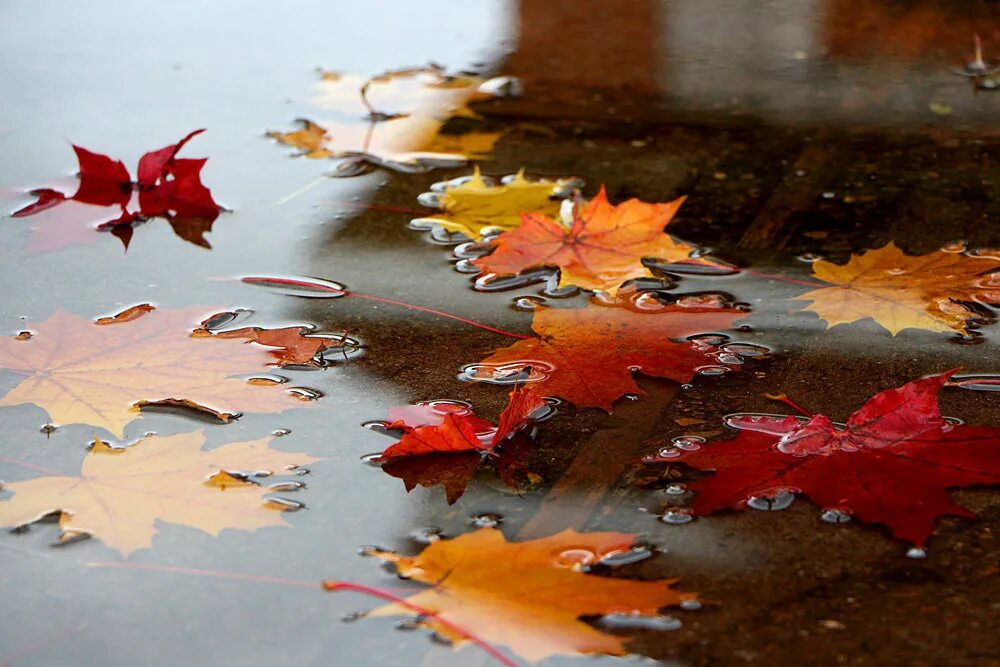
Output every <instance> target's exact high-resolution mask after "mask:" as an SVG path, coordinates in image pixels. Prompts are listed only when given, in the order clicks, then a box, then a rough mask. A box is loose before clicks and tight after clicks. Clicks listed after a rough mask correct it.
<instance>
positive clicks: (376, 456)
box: [361, 452, 385, 468]
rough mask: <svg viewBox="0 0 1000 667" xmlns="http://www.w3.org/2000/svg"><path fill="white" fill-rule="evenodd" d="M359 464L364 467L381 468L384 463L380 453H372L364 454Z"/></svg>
mask: <svg viewBox="0 0 1000 667" xmlns="http://www.w3.org/2000/svg"><path fill="white" fill-rule="evenodd" d="M361 462H362V463H364V464H365V465H366V466H371V467H373V468H381V467H382V464H383V463H385V461H383V460H382V452H372V453H371V454H365V455H364V456H362V457H361Z"/></svg>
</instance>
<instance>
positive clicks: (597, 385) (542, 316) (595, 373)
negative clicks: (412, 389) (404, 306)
mask: <svg viewBox="0 0 1000 667" xmlns="http://www.w3.org/2000/svg"><path fill="white" fill-rule="evenodd" d="M743 316H745V313H743V312H742V311H740V310H737V309H735V308H729V307H724V306H719V307H710V306H704V307H685V306H681V305H677V304H670V305H660V306H659V307H658V308H656V309H654V310H650V311H647V312H640V311H636V310H632V309H631V308H626V307H612V306H602V305H596V304H594V303H591V304H589V305H587V306H586V307H584V308H546V307H540V308H536V309H535V311H534V314H533V318H532V322H531V328H532V329H533V330H534V332H535V333H536V334H538V337H537V338H527V339H524V340H519V341H517V342H516V343H514V344H513V345H510V346H508V347H504V348H500V349H498V350H496V351H494V352H493V354H491V355H490V356H489V357H487V358H486V359H484V360H483V362H482V364H483V366H485V367H486V368H488V369H489V368H498V369H499V370H500V371H501V372H514V371H523V370H524V369H527V368H529V367H530V369H531V370H530V375H529V377H528V378H527V379H525V380H524V381H525V382H528V383H530V385H531V387H532V389H533V390H534V391H535V392H536V393H538V394H542V395H545V396H558V397H560V398H564V399H566V400H567V401H569V402H570V403H573V404H574V405H576V406H577V407H579V408H601V409H603V410H605V411H607V412H609V413H610V412H611V411H612V407H611V406H612V404H613V403H614V402H615V401H616V400H617V399H618V398H620V397H621V396H623V395H625V394H642V393H644V392H643V391H642V390H641V389H640V388H639V386H638V385H637V384H636V383H635V380H634V379H633V378H632V372H633V371H638V372H640V373H643V374H645V375H649V376H652V377H661V378H668V379H671V380H674V381H676V382H687V381H689V380H690V379H691V378H692V377H694V375H695V374H696V373H697V372H698V369H699V368H701V367H705V366H714V367H719V366H720V362H719V360H718V359H717V358H716V356H715V355H717V354H718V353H717V352H716V351H715V350H713V349H712V348H710V347H709V346H706V345H705V344H703V343H700V342H697V341H687V340H683V338H684V337H686V336H690V335H692V334H697V333H707V332H713V331H720V330H724V329H729V328H731V327H732V324H733V320H735V319H737V318H739V317H743ZM675 339H681V340H675ZM473 379H475V378H473Z"/></svg>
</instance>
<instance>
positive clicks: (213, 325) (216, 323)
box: [201, 308, 253, 331]
mask: <svg viewBox="0 0 1000 667" xmlns="http://www.w3.org/2000/svg"><path fill="white" fill-rule="evenodd" d="M251 315H253V311H252V310H247V309H246V308H236V309H234V310H227V311H224V312H221V313H216V314H215V315H212V316H211V317H209V318H208V319H207V320H205V321H204V322H202V323H201V326H202V328H204V329H207V330H208V331H216V330H218V329H221V328H223V327H228V326H236V325H238V324H241V323H242V322H244V321H246V320H247V319H249V318H250V316H251Z"/></svg>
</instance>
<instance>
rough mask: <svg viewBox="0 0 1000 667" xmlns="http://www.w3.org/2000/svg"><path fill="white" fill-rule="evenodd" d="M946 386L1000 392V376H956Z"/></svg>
mask: <svg viewBox="0 0 1000 667" xmlns="http://www.w3.org/2000/svg"><path fill="white" fill-rule="evenodd" d="M946 386H948V387H958V388H960V389H969V390H972V391H1000V375H956V376H954V377H952V378H951V382H949V383H948V384H947V385H946Z"/></svg>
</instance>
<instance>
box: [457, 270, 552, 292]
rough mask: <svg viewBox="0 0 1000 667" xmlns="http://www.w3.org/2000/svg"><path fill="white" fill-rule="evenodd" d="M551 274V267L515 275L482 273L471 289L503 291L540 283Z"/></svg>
mask: <svg viewBox="0 0 1000 667" xmlns="http://www.w3.org/2000/svg"><path fill="white" fill-rule="evenodd" d="M551 275H553V271H552V269H535V270H534V271H525V272H522V273H520V274H518V275H516V276H503V275H500V274H497V273H484V274H483V275H481V276H479V277H478V278H476V281H475V282H474V283H473V285H472V289H474V290H476V291H477V292H505V291H507V290H512V289H518V288H520V287H527V286H528V285H534V284H536V283H542V282H545V281H547V280H548V279H549V277H550V276H551Z"/></svg>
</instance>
